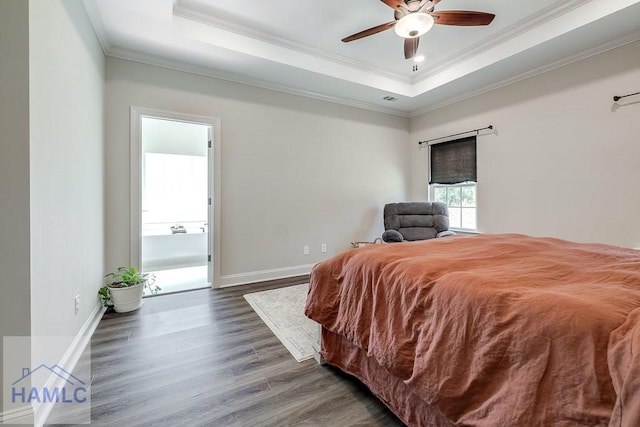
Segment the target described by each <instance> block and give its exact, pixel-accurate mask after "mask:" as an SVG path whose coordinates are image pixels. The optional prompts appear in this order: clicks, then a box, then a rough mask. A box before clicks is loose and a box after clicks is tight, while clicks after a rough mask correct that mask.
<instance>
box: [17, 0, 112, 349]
mask: <svg viewBox="0 0 640 427" xmlns="http://www.w3.org/2000/svg"><path fill="white" fill-rule="evenodd" d="M29 6H30V12H29V20H30V52H29V58H30V68H29V77H30V114H29V117H30V126H29V128H30V134H31V137H30V141H31V142H30V149H31V152H30V176H31V290H32V293H31V308H32V316H31V322H32V325H31V333H32V335H33V336H75V335H76V334H78V332H79V331H80V330H81V327H82V326H83V324H84V323H85V322H86V321H87V320H88V319H89V317H90V314H91V312H92V310H94V309H95V308H96V307H97V305H98V299H97V291H98V288H99V287H100V286H101V285H102V282H103V278H102V276H103V274H104V272H103V262H104V249H103V247H104V203H103V196H104V191H103V182H104V181H103V175H104V167H103V143H104V131H103V128H104V117H103V116H104V105H103V104H104V55H103V53H102V49H101V47H100V45H99V44H98V42H97V38H96V36H95V33H94V32H93V28H92V27H91V24H90V22H89V20H88V17H87V16H86V13H85V11H84V8H83V6H82V2H81V1H77V0H56V1H51V0H31V1H30V2H29ZM76 295H80V312H79V313H78V314H77V315H75V314H74V297H75V296H76ZM60 356H61V355H60ZM50 357H51V359H50V360H53V357H54V355H50ZM58 360H59V359H58Z"/></svg>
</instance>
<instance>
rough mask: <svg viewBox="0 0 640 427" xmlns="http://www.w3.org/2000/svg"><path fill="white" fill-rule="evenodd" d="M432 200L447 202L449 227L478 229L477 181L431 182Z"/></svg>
mask: <svg viewBox="0 0 640 427" xmlns="http://www.w3.org/2000/svg"><path fill="white" fill-rule="evenodd" d="M430 189H431V200H432V201H434V202H443V203H446V204H447V205H448V207H449V228H454V229H459V230H473V231H475V230H477V228H478V227H477V224H476V210H477V209H476V183H475V182H464V183H461V184H452V185H444V184H431V185H430Z"/></svg>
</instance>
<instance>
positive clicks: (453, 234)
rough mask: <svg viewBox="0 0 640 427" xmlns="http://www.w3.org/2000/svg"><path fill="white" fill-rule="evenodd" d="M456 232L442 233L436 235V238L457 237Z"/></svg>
mask: <svg viewBox="0 0 640 427" xmlns="http://www.w3.org/2000/svg"><path fill="white" fill-rule="evenodd" d="M455 235H456V232H455V231H451V230H447V231H441V232H439V233H438V234H436V237H447V236H455Z"/></svg>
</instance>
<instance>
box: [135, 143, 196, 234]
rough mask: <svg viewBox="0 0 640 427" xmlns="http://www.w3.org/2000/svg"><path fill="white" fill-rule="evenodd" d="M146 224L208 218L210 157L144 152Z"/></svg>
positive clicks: (144, 207)
mask: <svg viewBox="0 0 640 427" xmlns="http://www.w3.org/2000/svg"><path fill="white" fill-rule="evenodd" d="M143 180H144V182H143V185H144V192H143V194H144V200H143V208H142V209H143V223H145V224H171V223H188V222H202V223H205V222H206V221H207V209H208V204H207V194H208V188H207V158H206V157H204V156H187V155H181V154H163V153H145V155H144V174H143Z"/></svg>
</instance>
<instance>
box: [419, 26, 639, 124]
mask: <svg viewBox="0 0 640 427" xmlns="http://www.w3.org/2000/svg"><path fill="white" fill-rule="evenodd" d="M637 41H640V31H636V32H634V33H631V34H629V35H626V36H623V37H620V38H618V39H616V40H612V41H609V42H607V43H603V44H601V45H598V46H595V47H592V48H590V49H586V50H583V51H582V52H579V53H577V54H574V55H571V56H567V57H566V58H562V59H560V60H558V61H554V62H552V63H550V64H547V65H544V66H541V67H538V68H535V69H532V70H529V71H527V72H525V73H521V74H518V75H516V76H513V77H511V78H509V79H505V80H502V81H500V82H499V83H495V84H492V85H488V86H484V87H482V88H480V89H477V90H474V91H472V92H466V93H464V94H461V95H458V96H456V97H451V98H449V99H447V100H446V101H443V102H439V103H435V104H433V105H430V106H428V107H425V108H421V109H419V110H416V111H413V112H411V113H409V118H415V117H418V116H421V115H423V114H427V113H430V112H432V111H436V110H439V109H441V108H444V107H448V106H450V105H453V104H457V103H458V102H462V101H465V100H467V99H470V98H473V97H475V96H478V95H482V94H485V93H488V92H491V91H494V90H496V89H500V88H502V87H506V86H509V85H512V84H514V83H517V82H520V81H522V80H527V79H530V78H532V77H535V76H538V75H540V74H544V73H546V72H549V71H552V70H555V69H558V68H562V67H564V66H566V65H570V64H573V63H576V62H579V61H582V60H584V59H587V58H590V57H592V56H596V55H599V54H601V53H604V52H607V51H609V50H613V49H616V48H619V47H622V46H624V45H627V44H630V43H635V42H637Z"/></svg>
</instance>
